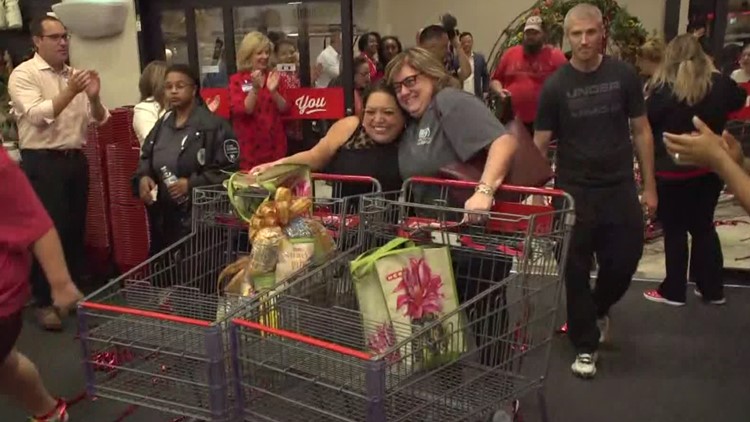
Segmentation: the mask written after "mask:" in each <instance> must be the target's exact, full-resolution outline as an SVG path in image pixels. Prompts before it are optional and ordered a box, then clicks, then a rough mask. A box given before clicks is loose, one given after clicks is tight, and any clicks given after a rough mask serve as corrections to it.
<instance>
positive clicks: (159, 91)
mask: <svg viewBox="0 0 750 422" xmlns="http://www.w3.org/2000/svg"><path fill="white" fill-rule="evenodd" d="M166 71H167V62H164V61H160V60H156V61H153V62H151V63H149V64H148V65H147V66H146V68H145V69H143V73H141V79H140V80H139V81H138V90H139V91H140V93H141V101H140V102H139V103H138V104H136V105H135V108H134V109H133V130H134V131H135V136H136V137H137V138H138V143H140V144H141V145H143V140H144V139H146V136H148V133H149V132H151V129H153V128H154V125H155V124H156V121H157V120H159V118H160V117H161V116H162V115H164V112H165V111H166V110H165V107H164V77H165V75H166Z"/></svg>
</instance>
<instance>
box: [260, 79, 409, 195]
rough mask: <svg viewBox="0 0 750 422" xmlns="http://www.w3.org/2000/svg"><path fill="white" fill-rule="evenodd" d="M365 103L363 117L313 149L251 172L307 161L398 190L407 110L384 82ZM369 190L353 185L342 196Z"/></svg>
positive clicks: (338, 126) (338, 127)
mask: <svg viewBox="0 0 750 422" xmlns="http://www.w3.org/2000/svg"><path fill="white" fill-rule="evenodd" d="M364 105H365V107H364V114H363V117H359V116H356V115H355V116H349V117H345V118H343V119H341V120H339V121H337V122H336V123H334V125H333V126H331V128H330V129H329V130H328V133H326V135H325V136H324V137H323V139H321V140H320V142H318V143H317V145H315V147H313V148H312V149H310V150H308V151H304V152H300V153H298V154H295V155H292V156H290V157H286V158H282V159H281V160H278V161H275V162H272V163H267V164H262V165H260V166H257V167H256V168H254V169H253V170H251V172H260V171H263V170H265V169H266V168H268V167H271V166H273V165H276V164H282V163H285V164H305V165H308V166H310V168H312V170H314V171H323V172H326V173H332V174H347V175H358V176H369V177H373V178H375V179H377V180H378V181H379V182H380V184H381V185H382V187H383V190H384V191H386V192H388V191H393V190H398V189H399V188H400V187H401V177H400V176H399V172H398V145H397V143H396V140H397V139H398V138H399V136H400V135H401V132H402V131H403V130H404V124H405V121H406V120H405V119H406V118H405V116H404V113H403V112H402V111H401V108H399V106H398V102H397V101H396V94H395V93H394V92H393V89H392V88H391V87H390V86H388V85H386V84H385V83H383V82H381V83H378V84H376V85H375V86H373V87H371V88H369V89H368V90H366V92H365V94H364ZM361 189H364V190H363V191H362V190H361ZM369 189H370V188H369V186H362V187H359V186H356V185H353V186H352V187H351V189H347V190H346V192H342V195H343V196H346V195H355V194H358V193H366V192H365V191H367V190H369Z"/></svg>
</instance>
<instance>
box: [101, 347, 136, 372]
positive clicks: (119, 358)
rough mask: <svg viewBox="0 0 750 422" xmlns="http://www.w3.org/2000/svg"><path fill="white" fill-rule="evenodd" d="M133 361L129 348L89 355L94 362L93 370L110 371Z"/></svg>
mask: <svg viewBox="0 0 750 422" xmlns="http://www.w3.org/2000/svg"><path fill="white" fill-rule="evenodd" d="M132 361H133V353H132V352H131V351H130V349H115V351H114V352H100V353H94V355H93V356H91V362H93V363H94V370H95V371H100V372H111V371H114V370H115V369H117V368H118V367H120V366H122V365H123V364H126V363H128V362H132Z"/></svg>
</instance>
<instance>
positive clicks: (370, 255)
mask: <svg viewBox="0 0 750 422" xmlns="http://www.w3.org/2000/svg"><path fill="white" fill-rule="evenodd" d="M351 268H352V274H353V275H354V279H355V287H356V290H357V298H358V300H359V304H360V310H361V312H362V317H363V319H364V320H365V321H366V323H365V335H366V338H367V340H368V345H369V344H371V343H372V341H371V340H370V339H372V338H375V339H382V338H386V339H392V343H393V344H390V345H389V346H392V345H394V344H398V343H401V342H404V341H406V340H411V343H407V345H406V350H405V353H406V354H407V355H408V356H412V358H411V359H410V361H409V362H407V363H408V364H417V365H420V366H421V367H422V368H432V367H435V366H437V365H440V364H442V363H445V362H449V361H452V360H455V359H456V358H457V357H458V355H460V354H461V353H463V352H465V351H466V339H465V336H464V334H463V329H462V327H464V326H465V324H463V321H462V320H461V318H462V316H461V314H460V313H458V312H454V311H456V309H458V306H459V301H458V292H457V290H456V282H455V278H454V274H453V265H452V261H451V255H450V250H449V248H448V247H442V246H441V247H438V246H435V247H432V246H419V247H418V246H414V244H413V243H411V242H410V241H408V240H407V239H403V238H396V239H394V240H392V241H391V242H389V243H388V244H386V245H385V246H383V247H381V248H378V249H375V250H372V251H370V252H367V253H365V254H363V255H362V256H360V257H358V258H357V260H355V261H354V262H353V263H352V267H351ZM378 292H379V294H378ZM448 314H453V315H452V316H451V317H450V318H448V319H447V320H444V321H442V322H441V323H440V324H438V325H435V326H432V325H433V323H434V322H435V321H438V320H441V319H442V318H443V317H444V316H445V315H448ZM368 324H371V325H374V327H370V326H368ZM386 327H387V329H388V330H389V331H388V332H387V334H388V335H385V333H384V330H386ZM424 329H427V330H428V331H427V332H425V333H421V334H420V335H418V336H416V337H415V335H416V334H417V333H420V332H421V331H422V330H424ZM378 330H380V331H378ZM372 349H373V351H376V349H375V348H374V347H373V348H372Z"/></svg>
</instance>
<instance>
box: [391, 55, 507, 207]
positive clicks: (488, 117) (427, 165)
mask: <svg viewBox="0 0 750 422" xmlns="http://www.w3.org/2000/svg"><path fill="white" fill-rule="evenodd" d="M386 78H387V80H388V83H389V84H391V86H393V88H394V89H395V91H396V95H397V98H398V102H399V105H400V106H401V107H402V108H403V109H404V110H405V111H406V113H407V114H408V115H409V116H410V117H411V119H410V120H409V122H408V123H407V125H406V130H405V131H404V133H403V135H402V137H401V144H400V146H399V167H400V171H401V176H402V177H403V178H404V179H408V178H410V177H414V176H432V177H436V176H438V175H439V174H440V169H441V168H444V167H445V166H446V165H449V164H453V163H456V162H467V161H469V160H471V159H472V158H473V157H474V156H475V155H476V154H477V153H479V152H481V151H483V150H487V152H488V154H487V163H486V164H485V167H484V172H483V173H482V178H481V180H480V182H479V186H477V188H476V192H475V193H474V195H473V196H471V197H470V198H469V200H467V201H466V204H464V205H465V208H466V209H467V210H469V211H487V210H489V209H490V207H491V206H492V200H493V197H494V193H495V190H496V189H497V188H498V187H499V186H500V185H501V184H502V182H503V179H504V178H505V175H506V174H507V173H508V170H509V169H510V164H511V158H512V157H513V154H514V153H515V151H516V148H517V147H518V142H517V141H516V139H515V138H514V137H513V136H512V135H510V134H509V133H508V132H507V131H506V130H505V128H504V127H503V125H502V124H500V122H499V121H498V120H497V119H496V118H495V116H493V115H492V113H491V112H490V110H489V109H488V108H487V107H485V105H484V104H483V103H482V102H481V101H479V100H478V99H477V98H475V97H474V96H472V95H470V94H468V95H467V93H466V92H464V91H462V90H459V89H456V88H452V87H450V85H451V76H450V75H449V74H448V73H446V71H445V68H444V67H443V65H442V64H441V63H439V62H438V61H437V60H436V59H434V58H433V57H432V55H431V54H430V53H429V52H428V51H427V50H425V49H422V48H418V47H415V48H410V49H407V50H406V51H404V52H402V53H400V54H398V55H397V56H396V57H394V58H393V60H391V62H390V63H389V64H388V67H387V69H386Z"/></svg>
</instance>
